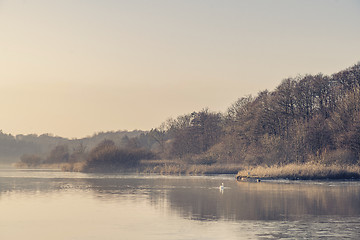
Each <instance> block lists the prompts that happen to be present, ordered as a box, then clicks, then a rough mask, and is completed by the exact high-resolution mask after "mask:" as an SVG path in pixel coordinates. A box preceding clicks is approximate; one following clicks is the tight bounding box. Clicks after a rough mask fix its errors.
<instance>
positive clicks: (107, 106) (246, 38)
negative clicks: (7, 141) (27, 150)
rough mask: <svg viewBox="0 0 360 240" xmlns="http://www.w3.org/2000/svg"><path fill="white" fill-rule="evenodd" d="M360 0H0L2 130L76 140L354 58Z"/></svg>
mask: <svg viewBox="0 0 360 240" xmlns="http://www.w3.org/2000/svg"><path fill="white" fill-rule="evenodd" d="M359 24H360V1H355V0H354V1H347V0H342V1H340V0H338V1H335V0H316V1H314V0H283V1H280V0H272V1H271V0H263V1H261V0H249V1H241V0H236V1H225V0H219V1H212V0H204V1H197V0H179V1H175V0H173V1H170V0H164V1H156V0H154V1H136V0H131V1H119V0H56V1H55V0H0V110H1V117H0V129H2V130H3V131H4V132H6V133H12V134H19V133H24V134H29V133H37V134H42V133H53V134H55V135H59V136H64V137H84V136H86V135H92V134H93V133H94V132H98V131H108V130H124V129H127V130H133V129H142V130H149V129H151V128H153V127H157V126H159V125H160V124H161V123H162V122H163V121H165V120H166V119H167V118H169V117H177V116H178V115H181V114H185V113H190V112H192V111H199V110H201V109H202V108H205V107H209V108H210V110H214V111H225V110H226V109H227V107H228V106H230V105H231V104H232V103H233V102H234V101H236V99H237V98H239V97H243V96H245V95H248V94H253V95H256V94H257V93H258V92H259V91H261V90H265V89H268V90H273V89H274V88H275V87H276V86H277V85H278V84H279V83H280V82H281V80H282V79H284V78H287V77H290V76H292V77H295V76H297V75H299V74H307V73H310V74H316V73H319V72H322V73H324V74H332V73H335V72H337V71H339V70H342V69H344V68H347V67H350V66H352V65H353V64H355V63H357V62H358V61H360V31H359Z"/></svg>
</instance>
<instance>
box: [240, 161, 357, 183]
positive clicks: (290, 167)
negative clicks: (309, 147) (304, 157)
mask: <svg viewBox="0 0 360 240" xmlns="http://www.w3.org/2000/svg"><path fill="white" fill-rule="evenodd" d="M240 177H250V178H258V179H264V180H265V179H269V180H277V179H288V180H360V166H359V165H337V164H333V165H325V164H320V163H304V164H294V163H291V164H286V165H273V166H255V167H248V168H246V169H243V170H241V171H239V172H238V174H237V175H236V178H240Z"/></svg>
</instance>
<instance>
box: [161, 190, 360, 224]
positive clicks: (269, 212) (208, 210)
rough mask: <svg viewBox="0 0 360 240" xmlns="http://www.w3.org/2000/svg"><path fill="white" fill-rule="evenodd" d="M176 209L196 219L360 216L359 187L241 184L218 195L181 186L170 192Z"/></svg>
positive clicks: (169, 197) (282, 218) (284, 218)
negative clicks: (181, 187)
mask: <svg viewBox="0 0 360 240" xmlns="http://www.w3.org/2000/svg"><path fill="white" fill-rule="evenodd" d="M167 197H168V200H169V202H170V206H171V208H172V209H175V210H176V211H178V212H180V213H181V215H182V216H185V217H187V218H195V219H206V220H212V219H219V218H223V219H226V220H287V219H297V218H299V217H301V218H303V217H304V216H309V215H310V216H322V215H327V216H330V215H331V216H359V215H360V205H359V202H360V188H359V186H336V187H330V186H317V185H313V184H309V185H307V184H279V183H261V184H254V183H239V184H238V188H236V189H234V188H232V189H229V190H225V191H224V194H216V192H215V191H214V190H209V189H202V188H200V189H192V188H189V189H179V190H174V191H170V192H169V193H168V194H167Z"/></svg>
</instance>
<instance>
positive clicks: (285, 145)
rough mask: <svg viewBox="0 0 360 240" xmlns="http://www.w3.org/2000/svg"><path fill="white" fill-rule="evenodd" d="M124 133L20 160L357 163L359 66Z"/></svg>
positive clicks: (102, 166) (86, 164)
mask: <svg viewBox="0 0 360 240" xmlns="http://www.w3.org/2000/svg"><path fill="white" fill-rule="evenodd" d="M132 133H133V134H132V135H131V136H130V135H129V134H128V133H127V134H122V135H119V133H106V134H105V133H104V134H98V135H94V136H93V137H92V138H91V139H92V140H94V139H97V141H92V142H91V143H92V144H89V142H87V141H86V140H84V139H83V140H82V141H80V140H72V142H71V143H72V144H71V145H69V144H68V143H66V142H65V143H61V144H58V145H56V146H55V147H54V146H53V148H52V150H51V151H50V152H48V155H47V156H46V157H41V156H38V157H36V155H35V156H34V155H24V156H23V157H22V158H21V161H22V163H25V164H27V165H31V163H32V162H34V163H35V165H36V164H38V163H39V162H40V163H51V162H53V163H55V162H59V163H60V162H63V163H70V164H71V167H72V168H73V167H74V166H75V165H76V164H74V163H80V162H81V163H82V165H81V167H80V168H79V169H80V170H84V171H96V170H101V171H110V170H111V169H113V170H115V171H117V170H119V169H121V168H129V167H134V166H136V165H138V164H139V163H140V160H142V159H155V158H156V159H158V160H159V163H161V160H163V161H162V162H163V163H164V162H165V161H164V160H176V161H174V162H176V164H179V163H180V164H184V165H194V164H195V165H212V164H216V165H218V166H221V165H229V164H236V165H243V166H251V165H268V166H270V165H283V164H289V163H297V164H302V163H307V162H316V163H322V164H347V165H352V164H358V163H359V157H360V63H358V64H356V65H354V66H352V67H350V68H348V69H345V70H343V71H341V72H338V73H336V74H333V75H331V76H326V75H323V74H317V75H306V76H299V77H295V78H287V79H284V80H283V81H282V82H281V83H280V85H279V86H278V87H277V88H276V89H275V90H273V91H268V90H265V91H262V92H260V93H258V95H257V96H246V97H242V98H240V99H238V100H237V101H236V102H235V103H233V104H232V105H231V106H230V107H229V108H228V109H227V110H226V111H225V112H224V113H218V112H212V111H210V110H209V109H203V110H201V111H198V112H192V113H189V114H185V115H182V116H179V117H177V118H175V119H169V120H167V121H166V122H164V123H163V124H161V126H160V127H157V128H154V129H152V130H150V131H148V132H142V131H138V132H136V131H135V132H132ZM120 136H121V137H120ZM95 142H96V144H94V143H95ZM166 163H168V162H166ZM165 165H166V164H165ZM167 166H168V165H167ZM70 170H71V169H70Z"/></svg>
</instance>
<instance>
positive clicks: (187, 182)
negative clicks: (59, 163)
mask: <svg viewBox="0 0 360 240" xmlns="http://www.w3.org/2000/svg"><path fill="white" fill-rule="evenodd" d="M218 182H219V181H218V180H209V179H206V178H198V179H196V178H195V179H192V178H171V177H170V178H136V177H129V178H111V177H109V178H106V177H104V178H88V179H66V178H64V179H60V178H59V179H41V178H38V179H37V178H29V179H26V178H0V197H1V195H2V194H4V193H6V192H19V191H21V192H23V193H26V194H44V193H45V194H48V193H54V192H60V191H67V190H69V191H75V192H77V193H81V194H83V193H84V192H89V193H90V194H92V195H93V196H95V198H97V199H98V200H99V201H107V200H110V201H117V202H119V204H121V202H122V201H131V202H132V203H134V206H136V204H137V203H140V202H147V203H149V204H151V205H153V206H154V207H156V208H159V209H164V210H165V211H170V213H171V214H176V215H180V216H181V217H184V218H187V219H195V220H209V221H211V220H218V219H225V220H288V219H298V218H302V219H303V218H304V217H306V216H332V217H334V216H335V217H336V216H354V217H359V216H360V204H359V202H360V187H359V184H355V185H351V184H343V185H341V184H335V185H336V186H330V185H329V184H323V185H320V184H318V185H317V184H304V183H302V184H284V183H268V182H261V183H242V182H239V183H237V182H235V181H234V182H231V181H228V182H227V183H225V186H228V187H229V188H225V190H224V192H223V193H221V192H220V191H219V189H218V188H217V186H218Z"/></svg>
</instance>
